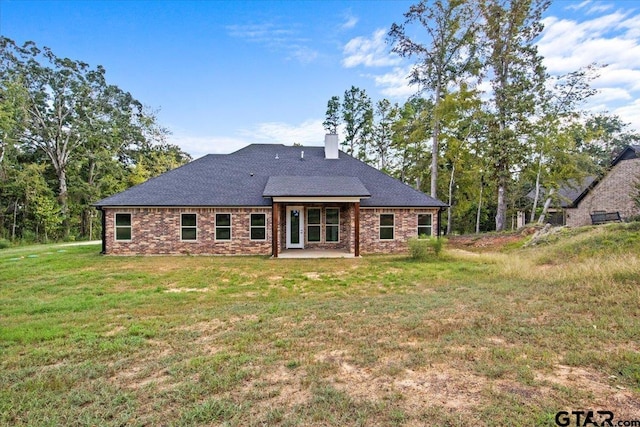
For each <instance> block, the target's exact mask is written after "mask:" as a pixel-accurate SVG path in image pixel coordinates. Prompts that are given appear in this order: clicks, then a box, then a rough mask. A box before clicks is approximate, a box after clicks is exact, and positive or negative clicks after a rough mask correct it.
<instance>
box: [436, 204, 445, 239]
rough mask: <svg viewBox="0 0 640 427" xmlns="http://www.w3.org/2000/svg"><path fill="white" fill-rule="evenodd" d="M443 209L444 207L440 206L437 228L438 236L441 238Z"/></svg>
mask: <svg viewBox="0 0 640 427" xmlns="http://www.w3.org/2000/svg"><path fill="white" fill-rule="evenodd" d="M443 209H444V208H439V209H438V230H437V234H436V236H437V237H438V238H440V221H441V220H442V210H443Z"/></svg>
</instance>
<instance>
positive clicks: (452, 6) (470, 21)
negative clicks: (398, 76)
mask: <svg viewBox="0 0 640 427" xmlns="http://www.w3.org/2000/svg"><path fill="white" fill-rule="evenodd" d="M404 16H405V22H404V23H403V24H401V25H398V24H395V23H394V24H393V25H392V26H391V30H390V31H389V36H390V37H391V40H392V41H393V44H394V47H393V49H392V50H393V52H396V53H398V54H400V55H401V56H404V57H411V56H416V57H417V59H418V63H417V64H415V65H414V66H413V68H412V71H411V80H410V81H411V83H413V84H418V85H419V86H420V87H421V89H422V91H424V92H427V93H428V99H430V100H431V101H432V102H433V104H434V111H435V113H434V114H433V115H432V118H431V119H432V122H431V141H432V143H431V196H432V197H437V187H438V157H439V142H440V141H439V140H440V129H441V117H440V116H439V115H438V113H437V112H438V107H439V105H440V103H441V102H442V99H443V98H444V96H445V94H446V92H447V87H448V86H449V85H451V84H452V83H453V82H456V81H458V80H459V79H461V78H463V77H464V76H465V75H466V74H467V73H469V72H473V71H477V69H478V67H477V62H476V55H475V50H476V43H475V33H476V31H477V29H478V25H477V19H478V16H479V14H478V13H477V11H476V10H475V8H474V2H468V1H463V0H448V1H447V0H436V1H433V2H428V1H426V0H422V1H421V2H420V3H418V4H416V5H413V6H411V7H410V8H409V11H408V12H406V13H405V14H404ZM416 23H417V24H419V25H420V26H421V27H422V28H423V29H424V30H425V32H426V38H427V40H426V42H424V43H423V42H421V41H420V40H419V38H418V37H414V36H413V35H411V34H412V31H411V30H412V29H410V27H411V26H412V25H413V24H416Z"/></svg>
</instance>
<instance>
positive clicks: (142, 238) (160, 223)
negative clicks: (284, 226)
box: [104, 208, 271, 255]
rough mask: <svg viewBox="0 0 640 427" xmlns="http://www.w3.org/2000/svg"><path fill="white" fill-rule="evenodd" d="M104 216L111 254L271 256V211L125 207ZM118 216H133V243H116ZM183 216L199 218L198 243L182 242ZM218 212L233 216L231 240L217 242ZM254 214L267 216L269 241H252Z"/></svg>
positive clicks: (107, 248) (256, 209) (107, 251)
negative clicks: (187, 214) (124, 214)
mask: <svg viewBox="0 0 640 427" xmlns="http://www.w3.org/2000/svg"><path fill="white" fill-rule="evenodd" d="M104 213H105V215H106V230H105V232H106V241H107V245H106V253H107V254H114V255H135V254H144V255H152V254H194V255H195V254H220V255H270V254H271V208H194V209H189V208H125V209H105V210H104ZM116 213H130V214H131V226H132V227H131V241H119V240H115V237H114V235H115V214H116ZM183 213H195V214H196V215H197V223H198V227H197V228H198V235H197V240H196V241H181V239H180V236H181V233H180V232H181V228H180V216H181V214H183ZM216 213H229V214H231V240H227V241H224V240H218V241H217V240H216V239H215V218H216ZM251 213H264V214H266V220H267V229H266V232H267V239H266V240H264V241H252V240H250V239H249V237H250V234H249V233H250V231H249V226H250V218H251V217H250V214H251Z"/></svg>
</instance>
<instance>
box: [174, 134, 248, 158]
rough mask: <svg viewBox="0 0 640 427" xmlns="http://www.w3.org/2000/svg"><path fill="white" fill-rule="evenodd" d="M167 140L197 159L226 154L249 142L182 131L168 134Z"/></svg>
mask: <svg viewBox="0 0 640 427" xmlns="http://www.w3.org/2000/svg"><path fill="white" fill-rule="evenodd" d="M167 139H168V142H169V143H170V144H175V145H177V146H179V147H180V148H182V149H183V150H184V151H186V152H187V153H189V154H191V157H193V158H194V159H197V158H199V157H202V156H204V155H206V154H228V153H232V152H234V151H237V150H239V149H240V148H242V147H245V146H247V145H249V144H250V143H251V141H250V140H246V139H243V138H232V137H225V136H194V135H188V134H184V133H178V132H176V133H174V134H173V135H170V136H169V138H167Z"/></svg>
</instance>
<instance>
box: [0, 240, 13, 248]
mask: <svg viewBox="0 0 640 427" xmlns="http://www.w3.org/2000/svg"><path fill="white" fill-rule="evenodd" d="M9 247H11V242H10V241H8V240H6V239H0V249H7V248H9Z"/></svg>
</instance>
